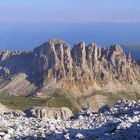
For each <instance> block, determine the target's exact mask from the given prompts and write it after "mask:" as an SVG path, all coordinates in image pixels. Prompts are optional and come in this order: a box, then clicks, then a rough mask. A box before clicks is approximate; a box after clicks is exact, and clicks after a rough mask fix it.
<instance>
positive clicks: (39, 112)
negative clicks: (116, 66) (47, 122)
mask: <svg viewBox="0 0 140 140" xmlns="http://www.w3.org/2000/svg"><path fill="white" fill-rule="evenodd" d="M25 113H26V115H27V116H28V117H36V118H38V119H40V118H41V119H62V120H67V119H68V118H70V117H71V116H73V113H72V111H71V110H70V109H69V108H66V107H62V108H49V107H35V108H32V109H29V110H26V111H25Z"/></svg>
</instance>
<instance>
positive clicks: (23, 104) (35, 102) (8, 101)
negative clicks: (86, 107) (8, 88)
mask: <svg viewBox="0 0 140 140" xmlns="http://www.w3.org/2000/svg"><path fill="white" fill-rule="evenodd" d="M95 95H103V96H106V97H107V102H108V104H109V106H112V105H114V104H115V102H116V100H118V99H129V100H136V101H137V100H139V99H140V95H138V94H137V93H127V92H123V91H122V92H120V93H116V94H113V93H103V92H99V91H96V92H94V93H93V94H91V95H89V96H87V97H86V96H85V97H83V98H84V99H86V98H91V97H93V96H95ZM0 102H1V103H2V104H4V105H6V106H7V107H9V108H11V109H19V110H23V111H24V110H26V109H29V108H31V107H33V106H47V105H48V107H68V108H70V109H71V110H72V112H73V113H74V114H75V113H76V112H77V111H78V109H77V108H78V107H77V104H78V103H77V104H76V99H73V98H72V97H69V96H67V95H66V94H61V95H60V94H58V95H57V96H53V97H52V98H51V99H49V100H46V99H41V98H35V97H34V98H25V97H18V96H8V95H4V94H0ZM77 102H78V100H77ZM79 105H80V104H79Z"/></svg>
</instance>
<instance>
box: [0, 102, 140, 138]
mask: <svg viewBox="0 0 140 140" xmlns="http://www.w3.org/2000/svg"><path fill="white" fill-rule="evenodd" d="M26 115H27V114H24V113H21V112H20V113H18V114H17V113H15V114H13V113H8V112H7V113H6V112H5V113H1V114H0V139H2V140H9V139H11V140H25V139H26V140H78V139H81V140H95V139H97V140H98V139H99V140H139V139H140V101H138V102H135V101H129V100H118V101H117V102H116V104H115V106H114V107H111V108H109V107H108V106H107V105H105V106H103V107H101V108H100V109H99V111H98V112H91V111H90V110H89V109H83V110H82V111H80V112H79V113H78V114H77V115H75V116H72V117H70V118H68V119H62V118H61V117H60V118H48V117H46V118H40V119H39V118H35V117H27V116H26Z"/></svg>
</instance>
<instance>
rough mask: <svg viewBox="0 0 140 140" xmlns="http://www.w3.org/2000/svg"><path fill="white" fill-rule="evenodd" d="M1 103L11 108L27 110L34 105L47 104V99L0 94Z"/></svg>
mask: <svg viewBox="0 0 140 140" xmlns="http://www.w3.org/2000/svg"><path fill="white" fill-rule="evenodd" d="M0 103H2V104H4V105H6V106H7V107H8V108H10V109H19V110H22V111H24V110H26V109H29V108H31V107H33V106H46V105H47V104H46V100H45V99H40V98H25V97H18V96H12V95H10V96H8V95H0Z"/></svg>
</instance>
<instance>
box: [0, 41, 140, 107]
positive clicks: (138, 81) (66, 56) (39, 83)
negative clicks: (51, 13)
mask: <svg viewBox="0 0 140 140" xmlns="http://www.w3.org/2000/svg"><path fill="white" fill-rule="evenodd" d="M71 48H72V49H71ZM136 49H139V47H137V48H136ZM129 50H132V51H133V49H131V47H127V49H126V52H128V51H129ZM135 57H136V56H135ZM0 77H1V81H0V92H1V93H5V94H8V95H9V94H10V95H23V96H29V95H30V96H32V95H34V96H37V95H40V96H41V97H43V98H48V97H52V96H54V97H55V96H58V95H63V96H67V98H69V99H70V100H72V102H73V104H75V106H76V107H77V108H78V107H82V106H88V107H91V108H94V109H95V108H98V107H99V106H101V105H102V104H104V103H108V102H110V103H112V102H113V101H112V100H115V99H116V98H117V99H118V98H119V97H125V98H127V97H129V98H131V99H134V98H135V99H136V98H137V97H139V94H140V67H139V65H138V64H137V63H136V61H135V60H134V59H133V58H132V57H131V55H130V54H128V55H126V54H125V53H124V51H123V49H122V47H121V46H120V45H112V46H110V47H107V48H99V47H98V46H97V45H96V44H93V43H91V44H89V45H86V44H85V43H84V42H79V43H77V44H75V45H74V46H73V47H70V46H69V45H68V44H67V43H66V42H64V41H62V40H58V39H51V40H49V41H48V42H46V43H44V44H42V45H40V46H39V47H37V48H35V49H34V50H33V51H14V52H10V51H1V52H0ZM122 92H123V93H122ZM97 93H98V94H97ZM110 93H112V94H110ZM120 93H122V94H120ZM125 93H131V94H125ZM95 103H96V105H95Z"/></svg>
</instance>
